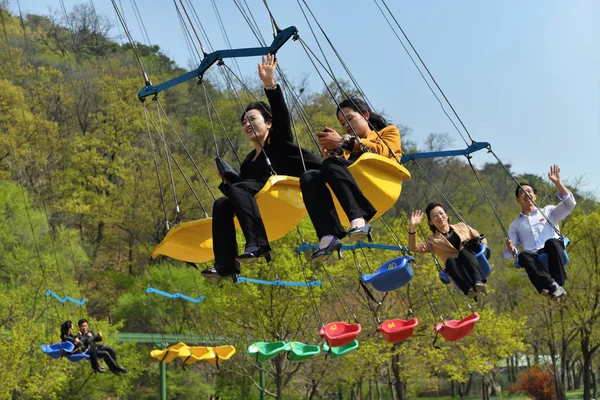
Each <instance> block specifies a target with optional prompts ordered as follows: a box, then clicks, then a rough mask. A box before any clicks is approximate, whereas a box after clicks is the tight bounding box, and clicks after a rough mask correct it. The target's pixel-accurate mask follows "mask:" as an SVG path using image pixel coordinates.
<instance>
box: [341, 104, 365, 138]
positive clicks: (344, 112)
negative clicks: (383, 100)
mask: <svg viewBox="0 0 600 400" xmlns="http://www.w3.org/2000/svg"><path fill="white" fill-rule="evenodd" d="M344 117H345V118H344ZM337 119H338V121H340V125H342V128H343V129H344V132H345V133H347V134H348V135H354V133H353V132H352V130H353V129H354V132H356V134H357V135H358V136H359V137H361V138H365V137H367V134H368V133H369V131H370V130H371V128H369V122H368V119H369V112H368V111H366V112H365V113H364V114H361V113H360V112H358V111H356V110H354V109H352V108H350V107H344V108H342V109H340V111H339V112H338V114H337ZM346 120H348V121H346Z"/></svg>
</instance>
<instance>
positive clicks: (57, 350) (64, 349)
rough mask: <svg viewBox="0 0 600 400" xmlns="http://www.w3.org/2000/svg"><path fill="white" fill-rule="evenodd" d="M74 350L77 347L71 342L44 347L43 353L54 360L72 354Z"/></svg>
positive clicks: (44, 345)
mask: <svg viewBox="0 0 600 400" xmlns="http://www.w3.org/2000/svg"><path fill="white" fill-rule="evenodd" d="M73 350H75V345H74V344H73V343H71V342H61V343H54V344H43V345H42V352H43V353H45V354H47V355H48V356H49V357H51V358H54V359H58V358H61V357H62V356H63V355H66V354H67V353H71V352H72V351H73Z"/></svg>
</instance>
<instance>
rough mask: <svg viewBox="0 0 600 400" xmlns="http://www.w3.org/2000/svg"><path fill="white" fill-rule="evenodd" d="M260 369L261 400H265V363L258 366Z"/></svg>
mask: <svg viewBox="0 0 600 400" xmlns="http://www.w3.org/2000/svg"><path fill="white" fill-rule="evenodd" d="M258 366H259V367H260V400H265V370H264V369H263V363H260V364H258Z"/></svg>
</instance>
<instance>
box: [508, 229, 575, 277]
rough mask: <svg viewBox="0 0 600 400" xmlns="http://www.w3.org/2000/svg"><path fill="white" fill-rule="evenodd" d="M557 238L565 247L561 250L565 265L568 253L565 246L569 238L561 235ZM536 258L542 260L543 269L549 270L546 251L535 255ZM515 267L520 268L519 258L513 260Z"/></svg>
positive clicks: (567, 244)
mask: <svg viewBox="0 0 600 400" xmlns="http://www.w3.org/2000/svg"><path fill="white" fill-rule="evenodd" d="M558 240H560V241H561V242H563V247H564V248H565V250H564V251H563V254H562V256H563V264H564V266H565V267H566V266H567V264H569V255H568V254H567V246H569V243H571V241H570V240H569V238H568V237H564V236H563V237H561V238H559V239H558ZM537 257H538V260H540V261H541V262H542V264H543V265H544V270H545V271H546V272H548V271H549V267H548V254H546V253H541V254H538V255H537ZM515 267H517V268H521V266H520V265H519V260H515Z"/></svg>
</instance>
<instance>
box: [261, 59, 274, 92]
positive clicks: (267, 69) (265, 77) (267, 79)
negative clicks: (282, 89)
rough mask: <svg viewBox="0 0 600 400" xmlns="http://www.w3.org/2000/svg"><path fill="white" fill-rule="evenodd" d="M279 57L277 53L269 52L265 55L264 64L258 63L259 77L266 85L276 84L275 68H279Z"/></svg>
mask: <svg viewBox="0 0 600 400" xmlns="http://www.w3.org/2000/svg"><path fill="white" fill-rule="evenodd" d="M277 64H278V61H277V58H275V55H272V54H267V56H266V57H265V56H263V58H262V64H258V77H259V78H260V80H261V81H263V84H264V85H265V87H273V86H275V69H276V68H277Z"/></svg>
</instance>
